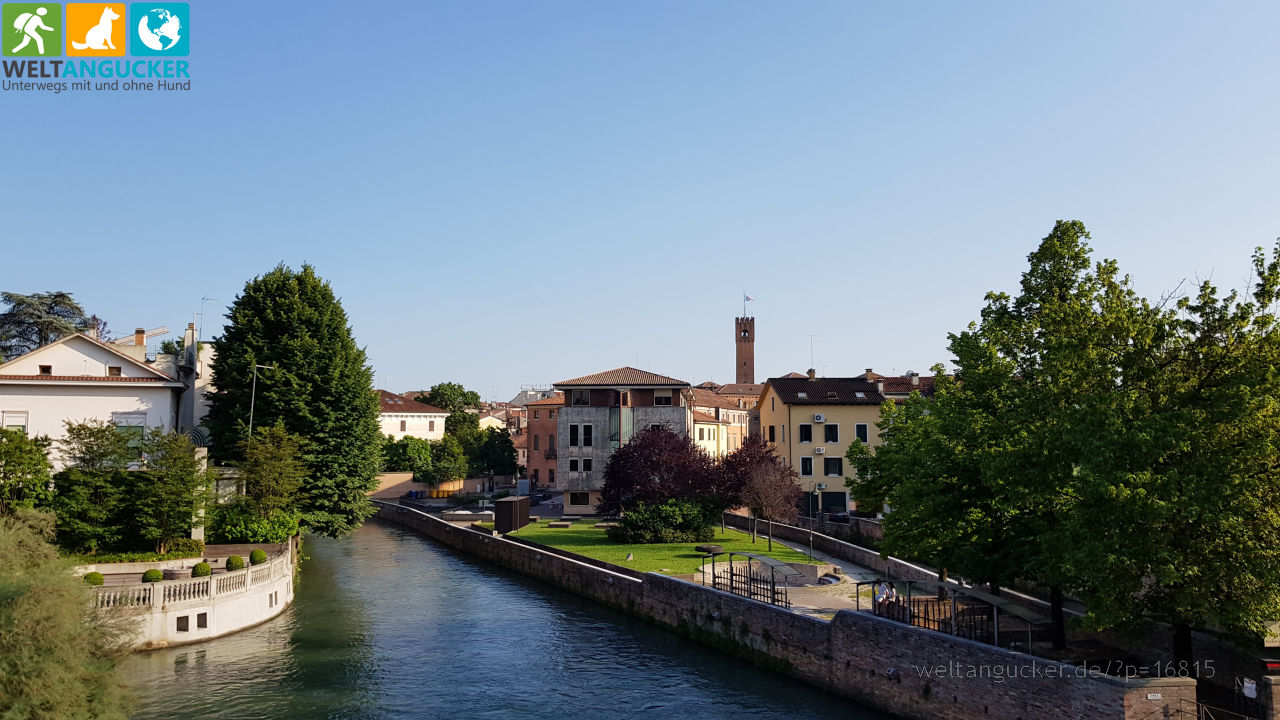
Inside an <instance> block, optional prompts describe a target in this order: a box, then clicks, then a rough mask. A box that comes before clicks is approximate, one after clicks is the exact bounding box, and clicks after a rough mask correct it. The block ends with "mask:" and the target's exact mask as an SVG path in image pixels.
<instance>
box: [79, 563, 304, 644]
mask: <svg viewBox="0 0 1280 720" xmlns="http://www.w3.org/2000/svg"><path fill="white" fill-rule="evenodd" d="M284 547H285V552H283V553H282V554H279V555H276V556H275V557H272V558H270V559H269V560H268V561H267V562H266V563H263V564H262V565H254V566H250V567H246V568H244V569H243V570H235V571H232V572H229V573H222V574H217V575H210V576H209V577H202V578H188V579H182V580H165V581H161V582H155V583H139V584H135V585H104V586H99V587H95V588H94V589H93V594H94V602H93V604H94V607H96V608H99V609H103V610H112V611H114V610H119V611H126V610H133V611H135V612H137V615H138V618H137V619H138V628H137V634H136V641H135V645H136V647H137V648H138V649H141V650H149V649H154V648H161V647H168V646H171V645H182V644H186V643H192V642H200V641H202V640H209V639H212V638H215V637H220V636H222V635H228V634H230V633H233V632H237V631H239V630H244V629H245V628H249V627H253V626H254V625H258V624H260V623H263V622H266V621H267V620H270V619H272V618H274V617H276V616H277V615H279V614H280V613H282V612H284V609H285V608H287V607H288V606H289V605H290V604H291V603H292V602H293V570H294V567H295V565H296V563H297V558H298V553H297V547H298V546H297V543H296V541H295V542H293V543H289V544H288V545H286V546H284Z"/></svg>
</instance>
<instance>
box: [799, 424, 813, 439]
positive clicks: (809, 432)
mask: <svg viewBox="0 0 1280 720" xmlns="http://www.w3.org/2000/svg"><path fill="white" fill-rule="evenodd" d="M800 442H802V443H811V442H813V426H812V425H809V424H807V423H806V424H804V425H801V426H800Z"/></svg>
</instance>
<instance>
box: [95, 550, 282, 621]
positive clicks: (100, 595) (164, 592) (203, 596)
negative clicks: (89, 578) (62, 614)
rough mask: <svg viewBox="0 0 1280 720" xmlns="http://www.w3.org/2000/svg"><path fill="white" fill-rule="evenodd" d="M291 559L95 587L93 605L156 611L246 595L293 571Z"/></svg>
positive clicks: (277, 559)
mask: <svg viewBox="0 0 1280 720" xmlns="http://www.w3.org/2000/svg"><path fill="white" fill-rule="evenodd" d="M292 556H293V553H291V552H286V553H284V554H283V555H277V556H276V557H274V558H272V559H271V560H270V561H269V562H267V564H265V565H257V566H252V567H247V568H244V569H243V570H234V571H232V572H229V573H223V574H219V575H211V576H209V577H202V578H190V579H183V580H168V581H162V582H155V583H141V584H135V585H105V586H100V587H95V588H94V589H93V590H94V601H93V604H94V607H97V608H125V607H134V608H136V607H140V606H148V605H149V606H152V607H154V608H157V609H158V608H159V607H161V606H162V605H165V604H168V603H180V602H188V601H191V600H209V599H213V598H216V597H219V596H221V595H232V594H236V593H243V592H248V591H249V590H250V589H252V588H253V587H254V586H255V585H261V584H263V583H265V582H267V581H269V580H271V579H272V578H276V577H283V576H285V575H286V574H287V573H290V572H292V570H293V568H292V566H291V564H290V563H291V559H292Z"/></svg>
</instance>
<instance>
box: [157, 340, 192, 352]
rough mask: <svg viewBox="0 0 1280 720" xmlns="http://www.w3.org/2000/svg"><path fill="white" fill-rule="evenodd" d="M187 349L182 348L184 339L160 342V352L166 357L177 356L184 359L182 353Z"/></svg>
mask: <svg viewBox="0 0 1280 720" xmlns="http://www.w3.org/2000/svg"><path fill="white" fill-rule="evenodd" d="M185 349H186V348H184V347H183V346H182V338H168V339H166V340H161V341H160V350H159V352H160V353H161V354H164V355H177V356H178V357H182V351H183V350H185Z"/></svg>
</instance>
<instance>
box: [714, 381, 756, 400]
mask: <svg viewBox="0 0 1280 720" xmlns="http://www.w3.org/2000/svg"><path fill="white" fill-rule="evenodd" d="M761 390H764V383H759V384H757V385H745V384H733V385H721V386H720V389H719V390H716V392H717V393H719V394H721V395H750V396H752V397H759V396H760V391H761Z"/></svg>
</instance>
